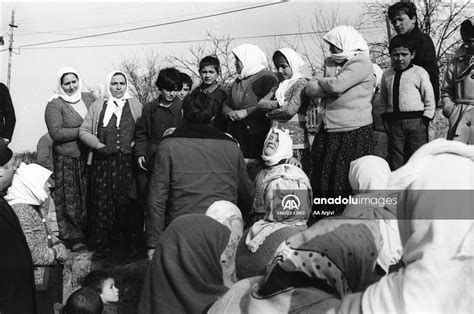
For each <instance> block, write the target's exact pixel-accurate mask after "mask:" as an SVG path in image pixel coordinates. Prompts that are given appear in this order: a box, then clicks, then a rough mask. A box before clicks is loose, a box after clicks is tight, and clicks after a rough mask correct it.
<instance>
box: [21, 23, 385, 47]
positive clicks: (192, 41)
mask: <svg viewBox="0 0 474 314" xmlns="http://www.w3.org/2000/svg"><path fill="white" fill-rule="evenodd" d="M376 29H384V26H380V27H361V28H359V29H358V30H376ZM327 32H328V30H321V31H312V32H297V33H284V34H266V35H254V36H239V37H229V39H230V40H240V39H257V38H271V37H286V36H301V35H314V34H324V33H327ZM214 40H215V39H213V38H208V39H188V40H175V41H160V42H144V43H131V44H104V45H83V46H62V47H61V46H55V47H33V48H22V49H24V50H32V49H43V50H44V49H70V48H107V47H127V46H149V45H168V44H187V43H198V42H208V41H214Z"/></svg>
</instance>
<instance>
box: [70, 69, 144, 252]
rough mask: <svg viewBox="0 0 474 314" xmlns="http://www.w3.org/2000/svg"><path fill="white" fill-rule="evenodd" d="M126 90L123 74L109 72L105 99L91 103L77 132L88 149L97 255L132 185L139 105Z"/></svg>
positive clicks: (116, 223)
mask: <svg viewBox="0 0 474 314" xmlns="http://www.w3.org/2000/svg"><path fill="white" fill-rule="evenodd" d="M127 90H128V81H127V78H126V76H125V73H123V72H120V71H113V72H110V73H109V74H108V75H107V79H106V92H107V96H108V98H107V99H105V100H104V99H100V100H97V101H96V102H94V103H93V104H92V106H91V108H90V109H89V111H88V113H87V115H86V118H85V119H84V122H83V123H82V125H81V128H80V132H79V136H80V138H81V140H82V141H83V142H84V143H85V144H86V145H87V146H88V147H89V148H90V149H91V151H90V154H89V160H88V162H90V163H91V169H90V170H91V171H90V182H89V185H90V189H89V191H90V195H89V210H90V214H91V217H90V218H91V219H90V220H89V223H90V226H89V227H90V229H91V231H92V233H93V234H92V236H93V237H94V238H95V240H96V242H97V244H98V245H99V248H98V250H97V252H96V254H97V255H98V256H100V255H106V254H107V253H108V251H109V247H108V246H109V237H110V236H111V234H112V229H113V227H122V226H121V224H122V223H123V222H124V218H125V217H124V215H125V212H126V208H127V205H128V202H129V201H128V197H127V195H128V193H129V191H130V188H131V185H132V161H133V160H132V158H133V156H132V147H133V136H134V133H135V122H136V121H137V119H138V118H139V117H140V116H141V113H142V105H141V104H140V103H139V102H138V100H137V99H135V98H132V97H131V96H130V95H129V94H128V91H127Z"/></svg>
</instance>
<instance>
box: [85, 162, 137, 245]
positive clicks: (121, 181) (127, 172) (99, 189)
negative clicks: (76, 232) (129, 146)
mask: <svg viewBox="0 0 474 314" xmlns="http://www.w3.org/2000/svg"><path fill="white" fill-rule="evenodd" d="M132 179H133V171H132V154H127V155H122V154H114V155H110V156H107V157H105V158H95V159H94V160H93V161H92V165H91V169H90V181H89V188H90V190H89V217H90V219H89V227H90V228H91V230H90V232H91V235H92V237H93V239H95V240H96V241H98V242H105V243H106V242H107V241H108V237H109V236H110V235H111V234H112V233H113V232H117V231H119V230H117V229H118V228H121V227H122V226H123V223H124V219H125V213H126V208H127V206H128V203H129V199H128V194H129V192H130V189H131V185H132Z"/></svg>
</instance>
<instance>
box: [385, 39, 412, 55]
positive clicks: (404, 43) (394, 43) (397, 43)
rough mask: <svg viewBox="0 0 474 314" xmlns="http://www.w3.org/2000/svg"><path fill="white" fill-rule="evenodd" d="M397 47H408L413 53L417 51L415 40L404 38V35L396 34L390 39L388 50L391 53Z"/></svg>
mask: <svg viewBox="0 0 474 314" xmlns="http://www.w3.org/2000/svg"><path fill="white" fill-rule="evenodd" d="M396 48H407V49H408V50H409V51H410V53H411V54H414V53H415V43H414V42H413V40H410V39H407V38H404V37H402V36H395V37H393V38H392V40H390V44H389V45H388V51H389V52H390V54H391V53H392V51H393V50H395V49H396Z"/></svg>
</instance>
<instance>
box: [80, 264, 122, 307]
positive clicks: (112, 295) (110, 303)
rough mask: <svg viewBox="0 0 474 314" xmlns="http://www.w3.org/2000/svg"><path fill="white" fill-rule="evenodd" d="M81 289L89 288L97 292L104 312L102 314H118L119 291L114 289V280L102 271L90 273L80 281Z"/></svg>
mask: <svg viewBox="0 0 474 314" xmlns="http://www.w3.org/2000/svg"><path fill="white" fill-rule="evenodd" d="M82 287H89V288H92V289H94V290H95V291H97V293H98V294H99V296H100V298H101V300H102V303H103V304H104V311H103V312H102V313H107V314H112V313H120V307H119V306H118V304H117V302H118V301H119V289H117V287H115V280H114V278H112V277H111V276H110V275H109V274H108V273H106V272H104V271H92V272H90V273H89V274H88V275H87V276H86V277H84V279H83V281H82Z"/></svg>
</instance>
